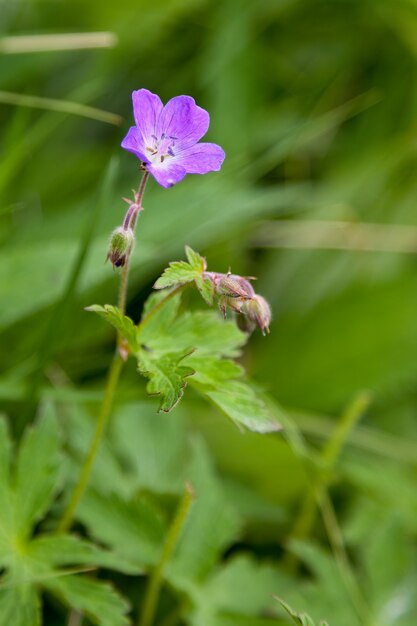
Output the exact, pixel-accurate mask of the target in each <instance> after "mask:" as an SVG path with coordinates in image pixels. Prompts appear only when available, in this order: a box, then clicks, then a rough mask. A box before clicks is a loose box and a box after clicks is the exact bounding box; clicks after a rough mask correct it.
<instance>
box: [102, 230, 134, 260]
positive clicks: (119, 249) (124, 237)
mask: <svg viewBox="0 0 417 626" xmlns="http://www.w3.org/2000/svg"><path fill="white" fill-rule="evenodd" d="M134 241H135V236H134V234H133V231H132V229H131V228H128V229H127V230H125V229H124V228H122V227H119V228H116V230H114V231H113V233H112V235H111V237H110V245H109V251H108V253H107V258H108V259H110V261H111V262H112V264H113V266H114V267H123V266H124V265H125V263H126V260H127V258H128V256H129V254H130V253H131V251H132V248H133V244H134Z"/></svg>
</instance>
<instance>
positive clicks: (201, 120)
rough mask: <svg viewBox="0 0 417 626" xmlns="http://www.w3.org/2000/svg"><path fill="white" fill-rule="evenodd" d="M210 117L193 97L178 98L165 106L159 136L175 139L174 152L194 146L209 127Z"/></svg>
mask: <svg viewBox="0 0 417 626" xmlns="http://www.w3.org/2000/svg"><path fill="white" fill-rule="evenodd" d="M209 124H210V116H209V114H208V113H207V111H206V110H205V109H202V108H201V107H199V106H197V105H196V103H195V101H194V98H191V96H176V97H175V98H172V99H171V100H169V101H168V102H167V103H166V105H165V106H164V108H163V110H162V112H161V114H160V116H159V120H158V125H157V133H156V134H157V136H158V137H161V136H162V134H163V133H164V134H165V135H166V136H168V137H174V138H175V139H174V142H175V143H174V148H173V150H174V152H175V154H177V152H180V151H182V150H185V149H186V148H189V147H190V146H193V145H194V144H196V143H197V141H199V140H200V139H201V137H203V136H204V135H205V134H206V132H207V130H208V127H209Z"/></svg>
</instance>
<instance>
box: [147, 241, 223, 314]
mask: <svg viewBox="0 0 417 626" xmlns="http://www.w3.org/2000/svg"><path fill="white" fill-rule="evenodd" d="M185 253H186V255H187V259H188V263H187V262H186V261H172V262H171V263H170V264H169V266H168V267H167V268H166V269H165V270H164V272H163V273H162V276H160V278H158V280H157V281H156V283H155V284H154V289H165V288H167V287H176V286H178V285H184V284H186V283H191V282H193V281H194V282H195V284H196V286H197V289H198V290H199V292H200V294H201V295H202V297H203V298H204V300H205V301H206V302H207V304H209V305H211V304H212V303H213V285H212V283H211V281H210V280H209V279H207V278H204V277H203V272H204V271H205V270H206V267H207V265H206V260H205V259H204V257H202V256H200V255H199V254H198V252H195V251H194V250H193V249H192V248H190V247H189V246H186V247H185Z"/></svg>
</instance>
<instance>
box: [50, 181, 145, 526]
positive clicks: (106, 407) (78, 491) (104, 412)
mask: <svg viewBox="0 0 417 626" xmlns="http://www.w3.org/2000/svg"><path fill="white" fill-rule="evenodd" d="M148 178H149V172H146V171H145V172H144V174H143V177H142V180H141V182H140V185H139V189H138V191H137V193H136V194H135V202H136V204H137V205H138V207H139V208H141V207H142V200H143V194H144V192H145V187H146V183H147V182H148ZM135 225H136V216H134V217H133V218H132V229H133V228H134V227H135ZM128 276H129V257H128V258H127V261H126V264H125V266H124V267H123V270H122V275H121V278H120V288H119V299H118V304H119V308H120V309H121V311H122V312H123V313H124V312H125V309H126V294H127V284H128ZM123 363H124V360H123V358H122V350H121V338H120V335H119V336H118V337H117V348H116V352H115V355H114V357H113V360H112V363H111V366H110V369H109V372H108V374H107V382H106V387H105V390H104V397H103V402H102V405H101V408H100V412H99V415H98V418H97V422H96V428H95V431H94V435H93V439H92V441H91V444H90V448H89V450H88V452H87V456H86V458H85V460H84V463H83V466H82V468H81V473H80V477H79V479H78V482H77V484H76V485H75V488H74V491H73V492H72V494H71V498H70V500H69V502H68V504H67V507H66V508H65V510H64V513H63V515H62V518H61V520H60V522H59V524H58V528H57V532H65V531H67V530H68V529H69V528H70V527H71V524H72V521H73V519H74V515H75V513H76V510H77V507H78V504H79V502H80V500H81V498H82V496H83V494H84V492H85V490H86V488H87V485H88V482H89V480H90V474H91V470H92V467H93V464H94V461H95V458H96V455H97V451H98V449H99V446H100V443H101V439H102V437H103V433H104V430H105V428H106V425H107V422H108V419H109V416H110V412H111V409H112V406H113V399H114V394H115V391H116V387H117V384H118V382H119V378H120V374H121V371H122V368H123Z"/></svg>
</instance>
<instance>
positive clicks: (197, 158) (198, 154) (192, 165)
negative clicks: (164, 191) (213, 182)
mask: <svg viewBox="0 0 417 626" xmlns="http://www.w3.org/2000/svg"><path fill="white" fill-rule="evenodd" d="M225 156H226V155H225V153H224V150H223V149H222V148H221V147H220V146H218V145H217V144H215V143H198V144H197V145H195V146H193V147H191V148H187V150H184V151H183V152H181V153H180V154H179V155H178V157H177V163H178V164H179V165H182V167H184V168H185V170H186V172H187V174H207V172H213V171H215V172H218V171H219V169H220V168H221V166H222V163H223V161H224V158H225Z"/></svg>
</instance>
